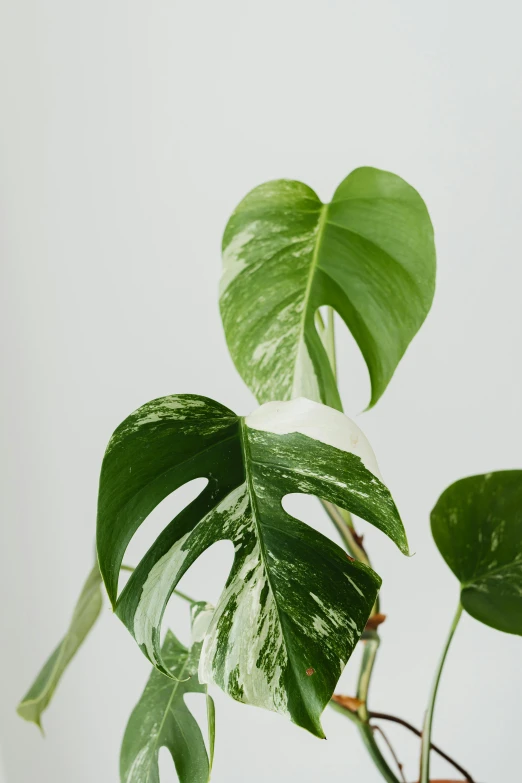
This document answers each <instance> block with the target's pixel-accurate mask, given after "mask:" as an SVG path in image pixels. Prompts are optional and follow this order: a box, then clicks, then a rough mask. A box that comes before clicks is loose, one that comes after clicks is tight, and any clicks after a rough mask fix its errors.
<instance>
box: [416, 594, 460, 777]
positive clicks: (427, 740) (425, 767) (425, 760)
mask: <svg viewBox="0 0 522 783" xmlns="http://www.w3.org/2000/svg"><path fill="white" fill-rule="evenodd" d="M461 614H462V605H461V603H460V601H459V605H458V607H457V611H456V612H455V617H454V618H453V622H452V624H451V628H450V631H449V634H448V638H447V640H446V644H445V645H444V650H443V651H442V656H441V659H440V662H439V665H438V667H437V671H436V672H435V679H434V681H433V686H432V688H431V693H430V698H429V700H428V707H427V709H426V717H425V719H424V726H423V729H422V745H421V770H420V783H430V750H431V732H432V727H433V713H434V710H435V700H436V698H437V691H438V689H439V682H440V678H441V675H442V669H443V668H444V663H445V661H446V656H447V655H448V650H449V648H450V644H451V640H452V639H453V636H454V634H455V631H456V629H457V625H458V624H459V620H460V616H461Z"/></svg>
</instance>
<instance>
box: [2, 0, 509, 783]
mask: <svg viewBox="0 0 522 783" xmlns="http://www.w3.org/2000/svg"><path fill="white" fill-rule="evenodd" d="M521 21H522V14H521V11H520V5H519V3H517V2H515V1H514V0H513V1H512V2H510V1H508V0H504V2H497V3H489V2H480V1H478V0H473V1H471V0H469V1H467V0H439V2H437V3H425V2H419V0H400V1H396V2H393V1H390V0H373V2H367V1H366V0H350V2H347V1H346V0H342V1H341V0H340V1H339V2H334V0H321V2H310V0H290V1H288V0H286V2H285V0H264V1H263V2H262V3H261V2H248V0H237V2H236V1H235V0H220V2H206V3H205V2H199V3H195V2H193V3H182V2H180V1H179V0H149V1H148V2H136V1H135V0H90V2H79V1H78V0H41V1H38V0H16V2H9V0H2V3H1V19H0V57H1V59H2V63H1V74H0V79H1V90H2V92H1V104H0V105H1V113H2V120H1V122H0V137H1V148H0V217H1V224H2V226H1V237H0V243H1V248H0V249H1V254H2V259H3V264H4V272H3V274H4V284H3V287H2V298H3V302H2V308H1V318H2V329H1V335H2V342H3V362H2V368H3V378H4V380H3V383H2V385H1V388H0V393H1V395H2V404H1V407H0V411H1V416H2V431H3V435H4V438H3V443H4V445H3V465H2V473H1V475H2V479H3V482H2V483H3V490H2V493H1V503H2V509H3V513H2V522H1V534H0V535H1V542H0V543H1V550H0V560H1V562H0V589H1V593H0V594H1V596H2V602H1V603H2V610H1V612H2V622H1V634H2V642H1V653H0V655H1V667H0V678H1V700H0V719H1V735H0V744H1V746H2V752H3V757H4V767H5V773H6V779H7V781H8V783H33V782H35V781H42V782H44V783H62V782H63V783H65V782H67V783H69V782H70V781H74V783H92V782H93V781H97V782H99V783H106V782H107V783H112V782H113V781H116V780H117V764H118V752H119V742H120V739H121V736H122V732H123V729H124V726H125V722H126V720H127V717H128V715H129V713H130V710H131V708H132V706H133V704H134V703H135V701H136V699H137V697H138V695H139V693H140V691H141V689H142V687H143V684H144V681H145V679H146V677H147V672H148V664H147V662H146V661H145V659H144V657H143V656H142V655H141V653H140V652H139V650H138V649H137V648H136V646H135V645H134V643H133V642H132V640H131V638H130V636H129V635H128V634H127V632H126V631H125V629H124V628H123V626H122V625H121V624H120V623H119V621H118V620H117V619H115V618H114V617H113V616H112V615H111V613H110V611H109V610H107V611H106V612H105V613H104V616H103V618H102V620H101V622H100V623H99V624H98V626H97V627H96V629H95V631H94V632H93V634H92V636H91V637H90V639H89V641H88V643H87V644H86V645H85V647H84V648H83V649H82V650H81V652H80V654H79V655H78V658H77V660H76V661H75V663H74V666H72V667H71V669H70V670H69V672H68V673H67V676H66V677H65V679H64V681H63V683H62V684H61V686H60V689H59V691H58V692H57V694H56V698H55V700H54V702H53V704H52V706H51V708H50V710H49V711H48V713H47V714H46V715H45V719H44V724H45V729H46V734H47V739H46V740H45V741H43V740H42V738H41V737H40V736H39V734H38V731H37V730H36V729H35V728H34V727H32V726H30V725H26V724H24V723H23V722H22V721H21V720H19V719H18V718H17V717H16V716H15V713H14V709H15V705H16V703H17V700H18V699H19V697H20V696H22V695H23V693H24V692H25V690H26V687H27V686H28V684H29V682H30V681H31V680H32V678H33V676H34V675H35V673H36V671H37V670H38V668H39V667H40V665H41V663H42V662H43V660H44V659H45V657H46V656H47V654H48V653H49V652H50V650H51V649H52V648H53V647H54V645H55V644H56V642H57V640H58V639H59V637H60V635H61V634H62V632H63V630H64V628H65V626H66V623H67V621H68V618H69V615H70V613H71V610H72V605H73V603H74V600H75V597H76V595H77V593H78V591H79V589H80V586H81V583H82V581H83V579H84V576H85V575H86V573H87V571H88V569H89V568H90V565H91V561H92V549H93V536H94V518H95V505H96V492H97V480H98V472H99V467H100V462H101V458H102V455H103V451H104V447H105V444H106V442H107V440H108V438H109V436H110V434H111V432H112V430H113V429H114V427H115V426H116V425H117V424H118V423H119V422H120V421H121V420H122V419H123V418H124V417H125V416H126V415H127V414H128V413H130V412H131V411H132V410H133V409H134V408H136V407H137V406H139V405H140V404H141V403H143V402H145V401H147V400H149V399H152V398H154V397H157V396H160V395H163V394H168V393H174V392H195V393H200V394H206V395H208V396H211V397H214V398H216V399H217V400H220V401H222V402H224V403H226V404H227V405H228V406H230V407H232V408H233V409H235V410H237V411H238V412H239V413H247V412H248V411H249V410H250V409H252V407H253V406H254V401H253V399H252V397H251V395H250V393H249V392H248V390H247V389H246V388H245V386H244V385H243V383H242V381H241V379H240V378H239V377H238V376H237V374H236V371H235V370H234V367H233V365H232V362H231V360H230V358H229V357H228V354H227V350H226V346H225V341H224V337H223V334H222V330H221V324H220V319H219V313H218V306H217V296H216V292H217V285H218V279H219V275H220V253H219V250H220V239H221V233H222V229H223V227H224V224H225V222H226V219H227V217H228V215H229V213H230V212H231V210H232V209H233V207H234V206H235V204H236V203H237V201H238V200H239V199H240V198H241V197H242V196H243V195H244V194H245V193H246V192H247V191H248V190H249V189H250V188H252V187H253V186H255V185H257V184H259V183H260V182H262V181H264V180H268V179H271V178H274V177H291V178H298V179H302V180H303V181H305V182H307V183H308V184H310V185H311V186H312V187H314V188H315V189H316V190H317V192H318V193H319V195H320V196H321V197H323V199H325V200H328V198H329V197H330V196H331V194H332V192H333V190H334V188H335V186H336V185H337V184H338V182H339V181H340V180H341V179H342V178H343V177H344V176H345V175H346V174H348V173H349V171H351V170H352V169H353V168H355V167H357V166H360V165H373V166H377V167H381V168H385V169H389V170H391V171H394V172H396V173H399V174H401V175H402V176H403V177H405V178H406V179H407V180H408V181H410V182H411V183H412V184H414V185H415V186H416V187H417V188H418V189H419V190H420V192H421V194H422V195H423V197H424V198H425V200H426V202H427V204H428V206H429V209H430V212H431V214H432V218H433V221H434V224H435V229H436V238H437V248H438V258H439V275H438V290H437V295H436V299H435V304H434V307H433V310H432V312H431V314H430V316H429V318H428V321H427V323H426V324H425V326H424V327H423V329H422V330H421V333H420V334H419V336H418V337H417V338H416V339H415V341H414V343H413V344H412V346H411V348H410V349H409V350H408V352H407V355H406V357H405V358H404V360H403V361H402V363H401V365H400V367H399V369H398V371H397V372H396V375H395V377H394V379H393V381H392V383H391V386H390V387H389V389H388V391H387V392H386V394H385V396H384V398H383V399H382V401H381V402H379V404H378V405H377V408H376V409H375V410H373V411H371V412H370V413H366V414H364V415H361V416H359V418H358V419H357V420H358V423H359V424H360V426H361V427H362V428H363V429H364V431H365V432H366V434H367V435H368V437H369V439H370V441H371V443H372V444H373V446H374V448H375V451H376V453H377V455H378V458H379V462H380V465H381V469H382V472H383V474H384V476H385V478H386V480H387V483H388V485H389V486H390V487H391V489H392V491H393V493H394V495H395V497H396V500H397V502H398V505H399V507H400V509H401V511H402V514H403V518H404V520H405V523H406V526H407V529H408V533H409V537H410V541H411V543H412V546H413V549H414V550H415V551H416V555H415V557H413V558H411V559H409V560H408V559H406V558H404V557H402V556H401V555H400V554H399V553H398V552H397V550H396V549H395V548H394V547H393V545H392V544H391V543H390V542H389V541H387V540H386V539H385V537H384V536H382V535H380V534H379V533H378V532H375V531H373V530H365V532H367V541H368V545H369V548H370V549H371V551H372V553H373V557H374V563H375V567H376V570H378V572H379V573H380V574H381V575H382V577H383V579H384V586H383V592H382V601H383V607H384V611H386V612H387V613H388V615H389V617H388V620H387V622H386V624H385V626H384V627H383V632H382V636H383V646H382V652H381V654H380V658H379V662H378V666H377V670H376V673H375V682H374V689H373V700H372V705H373V708H374V709H380V710H387V711H392V712H393V711H394V712H396V713H398V714H399V715H401V716H403V717H406V718H408V719H410V720H411V721H413V722H414V723H416V724H417V725H419V724H420V722H421V720H422V713H423V709H424V705H425V703H426V698H427V694H428V690H429V686H430V681H431V677H432V672H433V669H434V666H435V664H436V661H437V659H438V657H439V651H440V648H441V644H442V640H443V638H444V636H445V634H446V631H447V628H448V626H449V624H450V621H451V618H452V616H453V612H454V608H455V604H456V600H457V595H458V591H457V584H456V582H455V580H454V578H453V576H452V575H451V574H450V572H449V571H448V570H447V568H446V566H445V565H444V564H443V562H442V559H441V557H440V556H439V554H438V552H437V551H436V549H435V547H434V545H433V543H432V541H431V538H430V533H429V525H428V517H429V512H430V509H431V507H432V506H433V504H434V502H435V500H436V499H437V497H438V495H439V494H440V492H441V491H442V490H443V489H444V488H445V487H446V486H447V485H448V484H449V483H450V482H452V481H453V480H455V479H457V478H459V477H461V476H464V475H467V474H472V473H476V472H485V471H489V470H495V469H501V468H511V467H522V456H521V418H520V397H521V394H520V388H521V381H522V363H521V355H520V337H521V327H522V317H521V307H520V286H521V283H522V272H521V259H520V208H521V200H522V184H521V183H522V154H521V149H520V140H521V138H522V92H521V76H522V54H521V48H520V23H521ZM339 337H340V338H343V340H344V338H346V339H345V340H344V342H343V345H342V348H341V350H340V363H341V383H342V388H343V392H344V401H345V406H346V410H347V412H348V413H349V414H351V415H353V416H355V415H357V414H358V412H359V411H361V410H363V409H364V407H365V405H366V403H367V400H368V399H369V383H368V378H367V373H366V370H365V367H364V364H363V361H362V359H361V358H360V356H359V354H358V352H357V349H356V347H355V346H354V344H353V343H352V341H351V338H348V337H347V335H346V333H345V329H344V327H343V328H340V329H339ZM194 492H195V489H194V488H190V487H189V488H188V489H187V490H186V491H184V494H183V492H181V493H178V494H177V495H176V497H174V498H171V499H169V500H168V501H166V502H165V503H164V504H163V505H162V507H161V508H160V509H159V510H158V511H157V513H156V514H155V516H154V519H153V520H152V522H149V523H148V524H147V526H146V527H145V529H144V530H143V531H141V532H140V534H139V537H138V540H137V541H136V542H135V543H134V544H133V545H132V551H130V552H129V557H128V560H129V561H133V560H134V561H135V560H136V559H137V558H138V557H139V554H140V553H141V552H144V551H145V549H146V546H147V542H149V541H150V540H151V539H152V537H153V536H154V534H155V532H157V531H158V530H159V529H160V528H161V525H162V524H164V523H165V522H166V521H167V520H168V519H169V518H170V515H171V514H172V513H174V510H175V508H178V507H180V505H181V504H182V503H183V502H184V500H186V499H187V497H189V496H190V495H191V493H192V494H193V493H194ZM290 503H291V508H292V509H293V510H295V512H296V513H297V514H299V515H301V516H302V517H306V518H307V519H308V521H310V522H312V523H313V524H314V525H315V526H317V527H318V528H319V529H321V530H322V531H324V532H327V533H328V534H331V535H334V533H333V531H332V530H331V529H330V527H329V525H328V522H327V521H326V520H323V518H322V512H321V510H320V508H319V507H318V506H317V504H316V503H315V501H312V500H310V501H308V500H306V501H302V500H300V501H297V502H296V501H295V499H294V498H291V499H290ZM367 527H368V526H367ZM229 564H230V551H229V549H228V548H227V546H226V545H223V546H222V547H221V548H220V549H219V548H218V549H216V550H213V551H212V552H211V553H210V556H209V553H207V555H205V557H204V558H203V559H202V561H201V562H199V563H198V564H197V566H196V567H195V568H194V570H193V572H191V573H190V574H188V575H187V577H186V578H185V579H184V582H183V587H184V588H185V589H186V590H187V591H188V592H192V593H193V594H194V595H195V596H196V597H199V598H207V599H210V600H215V599H216V598H217V596H218V594H219V592H220V588H221V585H222V584H223V580H224V578H225V575H226V573H227V569H228V567H229ZM172 611H173V617H174V621H175V620H177V619H178V620H179V622H181V623H182V624H183V631H182V633H181V635H182V636H183V634H185V633H186V628H185V623H186V618H185V609H184V607H175V608H174V609H173V610H172ZM521 653H522V641H521V640H520V639H519V638H512V637H509V636H507V635H502V634H499V633H496V632H494V631H492V630H489V629H488V628H485V627H483V626H481V625H479V624H478V623H477V622H475V621H473V620H472V619H471V618H469V617H465V618H464V619H463V622H462V626H461V627H460V628H459V631H458V634H457V636H456V639H455V643H454V648H453V650H452V653H451V656H450V659H449V662H448V665H447V669H446V673H445V676H444V681H443V683H442V687H441V690H440V698H439V704H438V710H437V714H436V725H435V732H434V736H435V740H436V742H438V743H439V744H441V745H442V746H443V747H444V748H445V749H447V750H448V752H450V753H454V754H455V755H456V756H458V758H459V760H461V762H462V763H463V764H464V765H465V766H468V767H469V768H470V770H472V772H473V773H474V775H476V776H477V779H478V780H479V781H480V782H481V783H486V782H487V783H497V781H501V780H508V779H509V780H513V773H514V771H515V770H518V767H519V764H518V757H519V742H520V741H519V736H518V735H519V732H518V730H517V728H516V727H517V726H520V721H521V718H522V707H521V698H520V697H521V692H522V668H521V667H520V656H521ZM356 663H357V661H356V660H353V661H352V662H351V663H350V664H349V666H348V668H347V671H346V673H345V675H344V676H343V685H342V688H341V690H344V691H345V692H350V689H351V687H352V685H351V683H352V682H353V677H354V672H355V669H356ZM215 696H216V699H217V710H218V740H217V753H216V762H215V775H214V781H215V783H225V781H226V782H227V783H233V782H235V781H237V782H238V783H239V782H240V781H241V782H243V781H245V780H248V781H250V783H265V782H266V781H267V780H276V781H299V783H312V781H313V782H314V783H316V781H318V780H321V781H323V780H328V781H332V783H334V782H335V781H339V783H340V782H341V781H347V780H351V781H358V783H377V781H378V780H379V778H378V775H377V773H376V772H375V771H374V769H373V767H372V765H371V763H370V762H369V761H368V759H367V756H366V753H365V751H364V749H363V748H362V746H361V744H360V742H359V738H358V736H356V733H355V731H354V729H353V727H352V726H351V724H350V723H349V722H348V721H345V720H344V719H343V718H342V717H341V716H338V715H337V714H334V713H333V712H331V711H327V712H326V713H325V716H324V725H325V728H326V732H327V735H328V742H320V741H318V740H315V739H314V738H312V737H311V736H308V735H307V734H306V733H305V732H303V731H301V730H299V729H297V728H296V727H294V726H292V725H290V724H288V723H286V722H285V721H284V720H283V719H281V718H279V717H277V716H274V715H271V714H269V713H264V712H261V711H257V710H255V709H251V708H248V707H242V706H240V705H237V704H235V703H234V702H232V701H230V700H228V699H227V698H226V697H225V696H223V694H221V692H217V693H216V694H215ZM200 707H201V705H199V704H198V707H197V708H198V710H199V709H200ZM390 736H391V737H393V739H394V740H396V742H397V744H398V746H399V747H400V754H401V757H402V759H403V760H404V761H405V763H406V764H407V769H408V775H409V779H410V780H413V779H414V778H415V775H416V773H417V749H418V745H417V742H416V740H415V739H414V738H413V737H410V736H409V735H408V734H407V733H405V732H404V731H403V730H402V729H400V728H397V729H396V730H394V729H393V728H391V729H390ZM163 761H164V762H165V764H164V768H165V770H166V771H165V777H164V778H162V783H163V780H164V781H167V782H168V781H173V780H174V779H175V776H174V772H173V771H172V770H171V767H170V765H169V763H168V758H165V759H163ZM163 761H162V763H163ZM434 771H435V772H438V773H440V775H441V776H443V775H445V774H447V773H448V772H449V767H448V766H447V765H445V764H444V762H439V761H438V760H436V761H435V762H434Z"/></svg>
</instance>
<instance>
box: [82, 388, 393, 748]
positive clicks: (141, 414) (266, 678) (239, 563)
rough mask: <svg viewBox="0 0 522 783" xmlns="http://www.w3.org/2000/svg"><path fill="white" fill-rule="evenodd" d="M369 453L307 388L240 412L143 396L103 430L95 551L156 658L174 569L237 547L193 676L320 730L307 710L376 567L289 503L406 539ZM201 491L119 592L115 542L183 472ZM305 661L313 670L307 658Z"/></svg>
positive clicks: (316, 701) (324, 691)
mask: <svg viewBox="0 0 522 783" xmlns="http://www.w3.org/2000/svg"><path fill="white" fill-rule="evenodd" d="M378 476H379V470H378V467H377V463H376V461H375V456H374V454H373V451H372V450H371V447H370V446H369V444H368V441H367V440H366V438H365V437H364V435H363V433H362V432H361V431H360V430H359V429H358V427H357V426H356V425H355V424H354V423H353V422H351V421H350V419H348V418H347V417H346V416H344V415H343V414H342V413H339V412H338V411H335V410H333V409H332V408H329V407H327V406H324V405H320V404H318V403H314V402H310V401H309V400H304V399H300V400H293V401H292V402H286V403H268V404H267V405H264V406H262V407H261V408H259V409H258V410H257V411H255V412H254V413H253V414H251V415H250V416H247V417H246V418H240V417H238V416H236V415H235V414H233V413H232V412H231V411H230V410H228V409H227V408H224V407H223V406H221V405H219V404H218V403H215V402H213V401H212V400H209V399H207V398H204V397H197V396H191V395H178V396H172V397H165V398H161V399H159V400H154V401H153V402H151V403H148V404H147V405H144V406H143V407H142V408H140V409H139V410H138V411H136V412H135V413H133V414H132V415H131V416H130V417H129V418H128V419H126V421H124V422H123V424H122V425H121V426H120V427H119V428H118V429H117V430H116V432H115V433H114V435H113V437H112V439H111V441H110V443H109V446H108V448H107V452H106V455H105V458H104V462H103V466H102V472H101V479H100V496H99V508H98V534H97V538H98V554H99V560H100V567H101V570H102V574H103V576H104V579H105V583H106V585H107V590H108V593H109V596H110V598H111V600H112V601H113V603H115V604H116V613H117V614H118V616H119V617H120V618H121V619H122V620H123V622H124V623H125V625H126V626H127V628H128V629H129V631H130V632H131V633H132V634H133V635H134V637H135V639H136V641H137V642H138V644H139V645H140V647H141V648H142V650H143V651H144V653H145V654H146V655H147V656H148V657H149V659H150V660H151V661H152V663H154V664H155V665H156V666H158V668H160V670H161V671H163V672H164V673H166V674H168V669H167V668H166V667H165V665H164V664H163V663H162V659H161V650H160V645H159V639H160V628H161V621H162V617H163V613H164V610H165V607H166V604H167V602H168V600H169V597H170V595H171V594H172V591H173V589H174V588H175V586H176V584H177V583H178V581H179V580H180V579H181V577H182V576H183V574H184V573H185V572H186V571H187V570H188V568H189V567H190V566H191V565H192V564H193V563H194V562H195V561H196V560H197V558H198V557H199V556H200V555H201V554H202V553H203V552H204V551H205V550H206V549H207V548H208V547H210V546H212V544H214V543H215V542H217V541H220V540H223V539H229V540H231V541H232V542H233V544H234V548H235V558H234V562H233V566H232V570H231V573H230V576H229V578H228V581H227V584H226V586H225V589H224V592H223V594H222V596H221V598H220V600H219V603H218V605H217V608H216V610H215V613H214V616H213V618H212V621H211V623H210V626H209V630H208V633H207V636H206V638H205V641H204V645H203V652H202V657H201V663H200V668H199V672H200V681H201V682H211V681H212V682H215V683H217V685H219V686H220V687H221V688H222V689H223V690H224V691H226V692H227V693H229V694H230V695H231V696H233V698H235V699H237V700H238V701H242V702H246V703H249V704H254V705H257V706H260V707H264V708H266V709H270V710H274V711H276V712H280V713H282V714H284V715H286V716H287V717H289V718H291V720H293V721H294V722H295V723H297V724H298V725H300V726H303V727H305V728H307V729H308V730H309V731H311V732H313V733H314V734H316V735H318V736H323V733H322V728H321V724H320V720H319V716H320V714H321V712H322V710H323V709H324V707H325V706H326V704H327V703H328V701H329V699H330V696H331V694H332V693H333V689H334V687H335V684H336V682H337V680H338V678H339V676H340V673H341V671H342V669H343V667H344V665H345V663H346V661H347V660H348V658H349V656H350V655H351V653H352V651H353V649H354V647H355V645H356V643H357V641H358V639H359V637H360V636H361V634H362V632H363V630H364V627H365V624H366V621H367V619H368V616H369V614H370V612H371V609H372V606H373V604H374V601H375V598H376V595H377V591H378V588H379V586H380V579H379V577H378V576H377V575H376V574H375V573H374V572H373V571H372V570H371V569H369V568H367V567H365V566H364V565H362V564H360V563H356V562H351V561H350V560H349V559H348V558H347V557H346V553H345V552H344V551H343V550H342V549H341V548H340V547H338V546H337V545H336V544H334V543H333V542H332V541H330V539H328V538H326V537H325V536H323V535H321V534H320V533H317V532H316V531H315V530H313V529H312V528H310V527H308V526H307V525H305V524H303V523H302V522H300V521H298V520H297V519H294V518H293V517H291V516H290V515H289V514H287V513H286V512H285V511H284V509H283V507H282V505H281V501H282V499H283V497H284V496H285V495H287V494H289V493H293V492H302V493H306V494H315V495H318V496H320V497H322V498H324V499H326V500H329V501H331V502H332V503H336V504H337V505H339V506H341V507H343V508H347V509H349V510H351V511H353V512H354V513H355V514H357V515H358V516H360V517H362V518H364V519H366V520H368V521H369V522H371V523H372V524H373V525H375V526H376V527H378V528H379V529H380V530H382V531H383V532H385V533H386V534H387V535H388V536H390V538H391V539H392V540H393V541H395V543H396V544H397V545H398V546H399V547H400V548H401V550H402V551H404V552H407V551H408V546H407V541H406V536H405V533H404V528H403V526H402V522H401V520H400V517H399V514H398V512H397V509H396V507H395V504H394V503H393V500H392V498H391V495H390V493H389V491H388V490H387V488H386V487H385V486H384V484H383V483H382V482H381V481H380V479H379V477H378ZM198 477H206V478H208V485H207V486H206V488H205V489H204V490H203V492H202V493H201V494H200V495H199V496H198V497H197V498H196V499H195V500H194V501H193V502H192V503H191V504H190V505H189V506H187V508H185V509H184V510H183V511H182V512H181V513H180V514H179V515H178V516H177V517H176V518H175V519H174V520H173V521H172V522H171V523H170V524H169V525H168V526H167V527H166V528H165V530H164V531H163V532H162V533H161V535H160V536H159V537H158V539H157V540H156V542H155V543H154V544H153V545H152V547H151V548H150V549H149V551H148V552H147V554H146V555H145V557H144V558H143V560H142V561H141V563H140V564H139V565H138V567H137V568H136V570H135V571H134V573H133V574H132V576H131V578H130V579H129V582H128V583H127V585H126V586H125V588H124V590H123V592H122V594H121V596H120V597H119V598H118V600H117V603H116V599H117V586H118V573H119V568H120V565H121V561H122V558H123V555H124V552H125V548H126V547H127V544H128V543H129V541H130V540H131V538H132V536H133V534H134V532H135V531H136V530H137V529H138V527H139V526H140V524H141V523H142V522H143V520H144V519H145V518H146V517H147V516H148V514H150V512H151V511H152V510H153V509H154V508H155V507H156V506H157V505H158V503H160V502H161V501H162V500H163V498H165V497H166V496H167V495H169V494H170V493H171V492H173V491H174V490H175V489H176V488H177V487H179V486H181V485H182V484H184V483H186V482H187V481H191V480H192V479H194V478H198ZM310 669H312V670H313V676H310V675H309V674H308V671H309V670H310Z"/></svg>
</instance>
